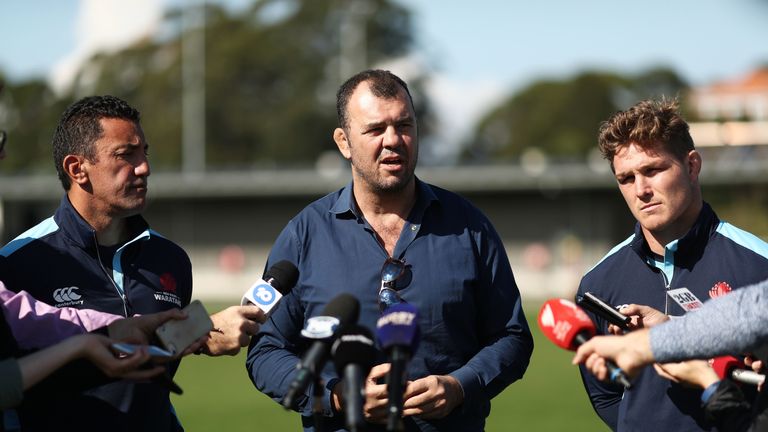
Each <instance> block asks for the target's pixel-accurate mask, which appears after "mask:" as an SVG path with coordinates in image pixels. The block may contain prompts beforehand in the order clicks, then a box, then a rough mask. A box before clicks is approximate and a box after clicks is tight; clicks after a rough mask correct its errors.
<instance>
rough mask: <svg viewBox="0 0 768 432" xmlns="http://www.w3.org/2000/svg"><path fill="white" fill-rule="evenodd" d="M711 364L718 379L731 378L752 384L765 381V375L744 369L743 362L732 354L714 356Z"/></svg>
mask: <svg viewBox="0 0 768 432" xmlns="http://www.w3.org/2000/svg"><path fill="white" fill-rule="evenodd" d="M711 365H712V369H714V371H715V373H716V374H717V376H718V377H720V379H725V378H733V379H734V380H736V381H738V382H742V383H745V384H752V385H759V384H762V383H763V382H764V381H765V375H763V374H759V373H757V372H755V371H752V370H749V369H745V368H746V365H745V364H744V362H742V361H741V360H739V359H737V358H736V357H734V356H721V357H715V358H713V359H712V361H711Z"/></svg>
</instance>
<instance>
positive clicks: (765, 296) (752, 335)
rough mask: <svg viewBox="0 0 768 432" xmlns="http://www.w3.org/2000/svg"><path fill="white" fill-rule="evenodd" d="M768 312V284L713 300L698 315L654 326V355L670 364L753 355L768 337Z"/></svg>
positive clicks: (660, 360)
mask: <svg viewBox="0 0 768 432" xmlns="http://www.w3.org/2000/svg"><path fill="white" fill-rule="evenodd" d="M766 310H768V281H763V282H760V283H759V284H756V285H751V286H748V287H745V288H741V289H737V290H735V291H733V292H731V293H730V294H728V295H726V296H723V297H718V298H716V299H712V300H710V301H708V302H706V303H705V304H704V306H703V307H702V308H701V309H699V310H697V311H696V312H695V313H689V314H686V315H685V316H684V317H683V318H680V319H676V320H672V321H669V322H667V323H664V324H663V325H659V326H656V327H653V328H652V329H651V334H650V338H651V349H652V351H653V356H654V357H655V358H656V360H657V361H659V362H670V361H678V360H684V359H688V358H707V357H714V356H718V355H723V354H731V353H738V352H750V351H752V350H753V349H754V348H756V347H757V346H759V345H761V344H763V343H764V342H765V340H766V338H767V337H768V314H767V313H765V311H766ZM681 335H684V336H685V337H680V336H681Z"/></svg>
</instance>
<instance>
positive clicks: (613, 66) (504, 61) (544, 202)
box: [0, 0, 768, 300]
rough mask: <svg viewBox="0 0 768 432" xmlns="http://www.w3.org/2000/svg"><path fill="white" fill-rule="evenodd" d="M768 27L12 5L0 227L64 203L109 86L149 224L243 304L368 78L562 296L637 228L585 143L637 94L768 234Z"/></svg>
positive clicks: (7, 231) (758, 2)
mask: <svg viewBox="0 0 768 432" xmlns="http://www.w3.org/2000/svg"><path fill="white" fill-rule="evenodd" d="M766 22H768V1H766V0H735V1H730V2H724V1H714V0H704V1H700V0H695V1H694V0H680V1H675V2H666V1H664V0H649V1H645V2H632V3H629V2H616V1H609V0H595V1H588V2H568V1H554V0H548V1H540V2H525V3H520V2H508V1H501V0H499V1H492V0H481V1H476V2H471V3H470V2H460V1H441V2H430V1H427V0H413V1H406V0H312V1H308V0H306V1H301V0H256V1H248V0H209V1H203V0H189V1H181V0H134V1H130V2H122V1H118V0H80V1H77V0H55V1H54V0H47V1H46V0H41V1H36V2H24V1H20V0H19V1H5V2H4V4H3V13H2V17H1V18H0V34H1V35H2V38H3V40H4V44H3V45H4V46H3V49H2V50H1V51H0V77H1V78H0V79H2V82H4V86H5V88H4V91H3V92H2V94H1V95H0V128H2V129H5V130H7V132H8V136H9V144H8V149H9V151H8V153H9V157H8V159H7V160H6V161H5V162H4V163H3V166H2V169H1V170H0V172H2V175H3V176H4V177H6V178H5V179H3V181H2V182H1V183H0V196H1V197H2V201H1V204H2V205H1V206H0V233H1V236H2V240H3V241H8V240H10V239H12V238H13V237H15V236H16V235H18V234H19V233H21V232H23V231H24V230H25V229H26V228H28V227H30V226H32V225H33V224H35V223H36V222H37V221H39V220H41V219H43V218H44V217H46V216H48V215H49V214H50V213H51V212H52V210H53V209H54V208H55V206H56V205H57V203H58V200H59V199H60V196H61V189H60V187H59V185H58V182H57V181H56V179H55V175H54V168H53V166H52V163H51V160H52V158H51V149H50V138H51V136H52V133H53V129H54V128H55V125H56V122H57V120H58V117H59V115H60V114H61V113H62V111H63V110H64V108H65V107H66V106H67V105H68V104H70V103H71V102H73V101H74V100H77V99H79V98H81V97H83V96H86V95H92V94H114V95H117V96H119V97H122V98H125V99H126V100H128V101H129V102H130V103H131V104H133V105H134V106H136V107H138V108H139V109H140V110H141V111H142V114H143V120H142V123H143V126H144V130H145V132H146V135H147V138H148V140H149V142H150V146H151V154H150V156H151V163H152V170H153V174H152V181H151V187H150V206H149V208H148V210H147V216H148V218H149V220H150V222H151V223H152V225H153V226H154V228H155V229H157V230H158V231H160V232H162V233H164V234H165V235H167V236H168V237H170V238H172V239H174V240H176V241H177V242H179V243H180V244H181V245H182V246H183V247H184V248H185V249H186V250H187V251H188V252H189V254H190V256H191V257H192V262H193V268H194V272H195V285H196V287H195V289H196V296H198V297H201V298H211V299H223V300H227V299H230V298H234V297H237V296H239V294H240V293H241V292H242V291H243V290H244V289H245V288H247V286H248V285H249V284H250V282H251V281H253V280H255V279H256V278H257V277H258V276H260V274H261V272H262V270H263V267H264V261H265V258H266V254H267V253H268V251H269V248H270V245H271V242H272V241H273V240H274V238H275V237H276V235H277V234H278V232H279V230H280V229H281V228H282V227H283V226H284V225H285V223H286V222H287V221H288V219H289V218H291V217H292V216H293V215H294V214H295V213H296V212H297V211H298V210H299V209H301V208H302V207H304V206H305V205H306V204H308V203H309V202H311V201H312V200H314V199H316V198H318V197H320V196H323V195H325V194H327V193H329V192H331V191H333V190H334V189H336V188H338V187H340V186H342V185H344V184H345V183H346V182H348V181H349V178H350V174H349V168H348V166H347V165H346V163H345V162H344V161H343V160H342V159H341V157H340V156H339V155H338V152H337V150H336V148H335V145H334V144H333V141H332V139H331V132H332V130H333V128H334V127H335V121H336V120H335V106H334V102H335V91H336V89H337V88H338V86H339V84H340V83H341V82H342V81H343V80H344V79H346V78H347V77H349V76H350V75H352V74H353V73H355V72H356V71H359V70H362V69H365V68H370V67H377V68H386V69H390V70H392V71H393V72H395V73H397V74H399V75H400V76H402V77H403V78H405V79H406V81H408V82H409V83H410V85H411V86H412V87H413V92H414V97H415V101H416V105H417V110H418V114H419V120H420V125H421V127H420V134H421V155H420V164H421V165H420V168H419V169H418V170H417V175H419V176H420V177H421V178H422V179H424V180H427V181H429V182H432V183H435V184H437V185H439V186H442V187H445V188H448V189H451V190H455V191H457V192H459V193H461V194H463V195H465V196H467V197H468V198H469V199H470V200H472V201H473V202H475V203H476V204H477V205H478V206H479V207H481V208H482V209H483V210H484V211H485V212H486V213H487V214H488V215H489V216H490V218H491V220H492V221H493V222H494V224H495V225H496V227H497V229H498V230H499V232H500V234H501V236H502V238H503V239H504V241H505V244H506V247H507V250H508V253H509V256H510V259H511V261H512V265H513V268H514V270H515V274H516V276H517V279H518V283H519V285H520V287H521V290H522V291H523V294H524V296H525V297H526V298H544V297H549V296H553V295H562V296H570V295H571V293H572V292H573V290H574V289H575V288H576V286H577V284H578V281H579V278H580V276H581V275H582V274H583V273H584V271H585V270H587V269H588V268H590V267H591V266H592V265H594V264H595V263H596V262H597V261H598V260H599V259H600V258H601V257H602V256H603V255H604V254H605V252H606V251H607V250H609V249H610V247H611V246H612V245H614V244H616V243H617V242H619V241H621V240H623V239H624V238H626V236H628V235H629V234H630V232H631V229H632V219H631V215H630V214H629V212H628V211H627V209H626V208H625V205H624V202H623V200H622V199H621V197H620V195H619V193H618V191H617V190H616V187H615V184H614V182H613V180H612V176H611V174H610V171H609V169H608V165H607V163H606V162H605V161H603V160H601V158H600V156H599V154H598V153H597V151H596V138H595V136H596V131H597V127H598V125H599V123H600V121H602V120H604V119H606V118H607V117H608V116H609V115H610V114H611V113H612V112H614V111H616V110H619V109H624V108H626V107H628V106H629V105H631V104H633V103H634V102H636V101H638V100H640V99H642V98H647V97H660V96H662V95H664V96H667V97H678V98H679V99H680V101H681V103H682V105H683V108H684V111H685V114H686V116H687V118H688V119H689V120H690V121H691V123H692V124H691V128H692V131H693V134H694V138H695V141H696V143H697V146H698V147H699V148H700V150H701V152H702V153H704V163H705V165H704V173H703V182H704V189H705V198H706V199H707V200H708V201H710V202H711V203H713V205H714V206H715V209H716V210H717V211H718V212H719V214H720V216H721V217H723V218H724V219H727V220H729V221H731V222H732V223H735V224H736V225H738V226H741V227H743V228H746V229H747V230H750V231H753V232H755V233H757V234H758V235H761V236H763V237H766V236H768V221H767V220H766V217H765V214H766V209H767V208H768V196H767V193H768V191H767V190H766V188H765V187H764V185H765V183H766V180H768V174H767V171H766V169H765V168H766V166H767V165H768V152H767V151H766V148H768V146H766V144H768V43H766V41H768V25H766Z"/></svg>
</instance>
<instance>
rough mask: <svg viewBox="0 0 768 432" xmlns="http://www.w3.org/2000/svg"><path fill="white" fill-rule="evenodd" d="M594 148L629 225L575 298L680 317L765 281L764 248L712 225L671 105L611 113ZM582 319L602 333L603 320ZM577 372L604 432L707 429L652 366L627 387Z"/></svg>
mask: <svg viewBox="0 0 768 432" xmlns="http://www.w3.org/2000/svg"><path fill="white" fill-rule="evenodd" d="M599 145H600V150H601V152H602V154H603V156H604V157H605V158H606V159H607V160H608V161H609V162H610V164H611V169H612V170H613V172H614V175H615V177H616V181H617V183H618V186H619V191H620V192H621V194H622V196H623V197H624V199H625V201H626V202H627V206H628V207H629V210H630V211H631V212H632V215H633V216H634V217H635V219H636V220H637V225H636V227H635V232H634V234H633V235H631V236H630V237H629V238H627V239H626V240H625V241H624V242H622V243H621V244H619V245H617V246H616V247H614V248H613V249H612V250H611V251H610V252H609V253H608V254H607V255H606V256H605V257H604V258H603V259H602V260H601V261H600V262H599V263H598V264H597V265H596V266H595V267H594V268H592V269H591V270H590V271H589V272H588V273H587V274H586V275H585V276H584V278H583V279H582V281H581V284H580V286H579V290H578V294H579V295H580V294H583V293H584V292H592V293H593V294H596V295H597V296H598V297H601V298H603V299H604V300H606V301H607V302H608V303H610V304H611V305H613V306H621V305H628V304H632V308H630V309H625V310H631V311H639V310H646V311H649V310H650V309H648V308H647V307H650V308H653V309H655V310H657V311H661V312H663V313H664V314H667V315H670V316H680V315H683V314H684V313H686V311H690V310H694V309H695V308H697V307H699V306H700V305H701V303H702V302H704V301H706V300H707V299H709V298H710V297H715V296H718V295H721V294H722V293H725V292H728V291H730V290H731V289H732V287H742V286H746V285H750V284H753V283H756V282H759V281H762V280H764V279H766V278H768V245H767V244H766V243H765V242H763V241H762V240H760V239H759V238H757V237H755V236H754V235H752V234H750V233H747V232H745V231H743V230H740V229H738V228H736V227H734V226H732V225H730V224H729V223H727V222H723V221H721V220H720V219H719V218H718V217H717V215H716V214H715V213H714V211H713V210H712V208H711V207H710V206H709V205H708V204H707V203H705V202H704V201H703V199H702V194H701V188H700V185H699V174H700V172H701V166H702V160H701V155H700V154H699V153H698V152H697V151H696V150H695V148H694V145H693V139H692V138H691V136H690V134H689V131H688V124H687V123H686V122H685V121H684V120H683V119H682V118H681V117H680V115H679V113H678V110H677V103H676V102H675V101H667V100H662V101H642V102H640V103H638V104H636V105H635V106H633V107H631V108H629V109H628V110H626V111H622V112H619V113H616V114H614V115H613V116H612V117H611V118H610V119H609V120H608V121H606V122H605V123H603V125H602V126H601V128H600V134H599ZM634 313H635V312H633V314H634ZM638 315H639V316H641V315H642V314H638ZM592 318H593V319H594V320H595V321H596V323H597V325H598V329H599V331H601V332H603V333H606V332H607V331H608V324H607V322H605V321H604V320H602V319H600V318H599V317H597V316H594V315H593V316H592ZM643 318H644V319H645V320H650V319H652V317H651V316H644V317H643ZM581 375H582V379H583V381H584V386H585V388H586V390H587V393H588V394H589V397H590V400H591V402H592V406H593V407H594V408H595V411H597V413H598V415H599V416H600V417H601V418H602V419H603V421H605V423H606V424H607V425H608V426H610V427H611V429H613V430H619V431H635V430H674V431H699V430H711V424H709V423H708V422H707V421H706V420H705V418H704V412H703V410H702V408H701V406H700V396H701V391H700V390H694V389H690V388H685V387H682V386H681V385H679V384H675V383H672V382H669V381H667V380H665V379H663V378H661V377H659V376H658V375H657V374H656V373H655V371H654V370H653V368H650V367H648V368H646V369H645V370H643V371H642V372H641V373H640V374H639V376H638V377H637V378H636V379H635V381H634V387H633V388H632V389H631V390H628V391H623V388H621V387H619V386H616V385H612V384H606V383H602V382H600V381H598V380H597V379H596V378H595V377H594V376H593V375H592V374H590V373H589V372H588V371H587V370H586V369H585V368H584V367H583V366H582V367H581Z"/></svg>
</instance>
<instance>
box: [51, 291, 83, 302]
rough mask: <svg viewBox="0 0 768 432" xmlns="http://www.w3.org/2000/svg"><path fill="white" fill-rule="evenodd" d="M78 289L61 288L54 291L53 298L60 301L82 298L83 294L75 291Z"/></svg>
mask: <svg viewBox="0 0 768 432" xmlns="http://www.w3.org/2000/svg"><path fill="white" fill-rule="evenodd" d="M78 289H79V288H77V287H66V288H59V289H57V290H55V291H54V292H53V299H54V300H56V301H57V302H59V303H63V302H68V301H74V300H80V299H81V298H82V296H81V295H80V294H78V293H76V292H75V291H76V290H78Z"/></svg>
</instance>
